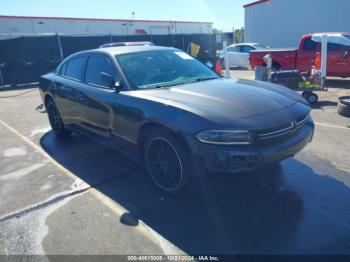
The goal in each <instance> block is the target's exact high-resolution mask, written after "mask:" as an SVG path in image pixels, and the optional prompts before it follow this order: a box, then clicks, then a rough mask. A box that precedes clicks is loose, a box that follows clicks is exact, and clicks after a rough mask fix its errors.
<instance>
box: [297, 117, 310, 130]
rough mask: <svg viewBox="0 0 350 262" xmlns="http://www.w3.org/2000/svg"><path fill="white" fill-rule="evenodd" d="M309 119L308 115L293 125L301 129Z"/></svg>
mask: <svg viewBox="0 0 350 262" xmlns="http://www.w3.org/2000/svg"><path fill="white" fill-rule="evenodd" d="M308 118H309V115H307V116H305V117H304V118H303V119H302V120H300V121H296V122H295V124H296V126H297V127H298V128H300V127H302V126H304V125H305V123H306V122H307V119H308Z"/></svg>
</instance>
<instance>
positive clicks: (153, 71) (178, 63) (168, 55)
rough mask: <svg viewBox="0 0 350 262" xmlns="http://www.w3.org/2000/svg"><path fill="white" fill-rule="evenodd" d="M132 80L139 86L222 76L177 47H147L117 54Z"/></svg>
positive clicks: (156, 86) (180, 82)
mask: <svg viewBox="0 0 350 262" xmlns="http://www.w3.org/2000/svg"><path fill="white" fill-rule="evenodd" d="M116 59H117V60H118V62H119V64H120V66H121V68H122V70H123V72H124V74H125V75H126V77H127V79H128V81H129V83H130V84H131V85H132V86H133V88H136V89H151V88H162V87H167V86H174V85H179V84H184V83H188V82H195V81H205V80H210V79H217V78H219V76H218V75H217V74H216V73H214V72H213V71H212V70H211V69H209V68H208V67H206V66H205V65H203V64H202V63H201V62H199V61H197V60H196V59H194V58H193V57H191V56H189V55H188V54H186V53H184V52H182V51H177V50H161V51H159V50H158V51H146V52H136V53H128V54H122V55H117V56H116Z"/></svg>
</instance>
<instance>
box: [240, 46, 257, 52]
mask: <svg viewBox="0 0 350 262" xmlns="http://www.w3.org/2000/svg"><path fill="white" fill-rule="evenodd" d="M253 49H254V48H253V47H251V46H249V45H242V46H241V52H242V53H249V52H250V51H252V50H253Z"/></svg>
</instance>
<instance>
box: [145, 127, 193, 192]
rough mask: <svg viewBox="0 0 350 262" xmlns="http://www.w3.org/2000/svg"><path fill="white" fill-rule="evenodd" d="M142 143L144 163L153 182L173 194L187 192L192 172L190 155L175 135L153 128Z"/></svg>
mask: <svg viewBox="0 0 350 262" xmlns="http://www.w3.org/2000/svg"><path fill="white" fill-rule="evenodd" d="M143 145H144V146H143V160H144V165H145V168H146V171H147V173H148V174H149V176H150V178H151V179H152V181H153V183H154V184H155V185H156V186H157V187H158V188H159V189H161V190H162V191H164V192H166V193H170V194H173V195H181V194H184V193H185V192H187V191H188V190H189V187H190V185H191V182H192V179H193V177H194V174H193V171H192V170H193V169H192V166H191V161H190V157H189V156H188V153H187V152H186V150H185V148H184V146H183V145H182V144H181V143H180V142H179V141H178V140H177V139H176V137H175V136H174V135H173V134H171V133H170V132H168V131H166V130H161V129H160V130H153V131H151V132H148V134H147V135H146V139H145V141H144V144H143Z"/></svg>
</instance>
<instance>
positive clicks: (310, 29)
mask: <svg viewBox="0 0 350 262" xmlns="http://www.w3.org/2000/svg"><path fill="white" fill-rule="evenodd" d="M245 22H246V40H247V41H249V42H260V43H263V44H268V45H270V46H271V47H296V46H297V45H298V44H299V40H300V37H301V36H302V35H304V34H308V33H316V32H350V0H332V1H331V0H271V3H270V4H269V3H262V4H259V5H255V6H251V7H247V8H245Z"/></svg>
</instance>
